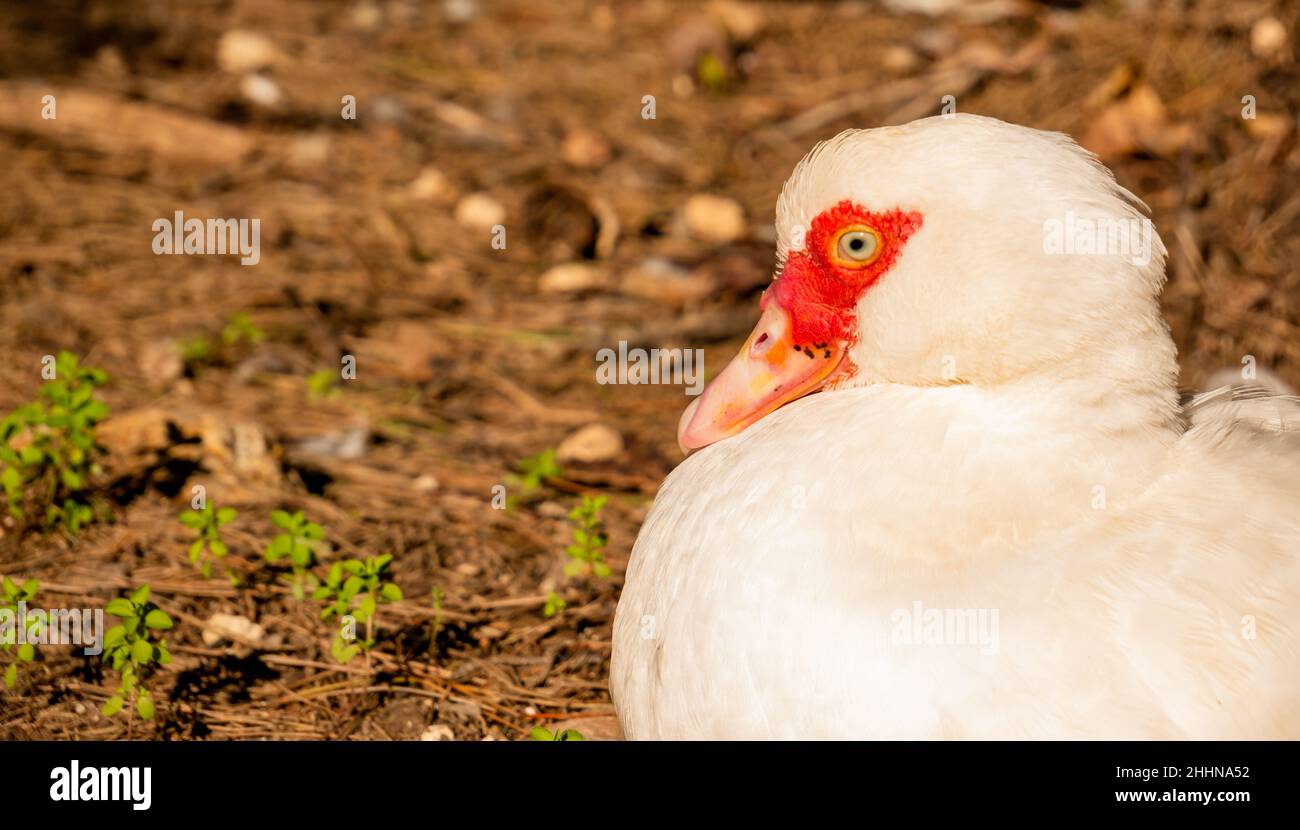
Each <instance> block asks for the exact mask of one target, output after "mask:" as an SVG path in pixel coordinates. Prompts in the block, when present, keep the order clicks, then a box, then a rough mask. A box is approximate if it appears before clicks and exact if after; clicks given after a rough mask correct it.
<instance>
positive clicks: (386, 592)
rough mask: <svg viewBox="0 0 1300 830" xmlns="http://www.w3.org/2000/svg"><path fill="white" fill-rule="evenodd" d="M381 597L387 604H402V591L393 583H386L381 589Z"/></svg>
mask: <svg viewBox="0 0 1300 830" xmlns="http://www.w3.org/2000/svg"><path fill="white" fill-rule="evenodd" d="M379 596H381V597H382V598H383V600H384V601H385V602H401V601H402V589H401V588H398V587H397V586H396V585H394V584H393V583H391V582H385V583H384V586H383V587H382V588H380V589H379Z"/></svg>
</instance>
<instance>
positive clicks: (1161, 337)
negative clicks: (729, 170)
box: [677, 115, 1177, 452]
mask: <svg viewBox="0 0 1300 830" xmlns="http://www.w3.org/2000/svg"><path fill="white" fill-rule="evenodd" d="M1144 207H1145V206H1143V205H1142V204H1141V202H1139V201H1138V200H1137V198H1136V197H1134V196H1133V195H1132V194H1130V193H1129V192H1128V191H1126V190H1124V189H1123V188H1122V187H1120V186H1119V185H1117V184H1116V183H1115V181H1114V178H1113V177H1112V176H1111V174H1110V171H1109V170H1107V169H1106V168H1105V167H1103V166H1102V165H1100V164H1099V163H1098V162H1097V161H1096V159H1095V157H1093V156H1092V155H1091V154H1089V153H1087V152H1086V151H1084V150H1082V149H1081V148H1079V147H1078V145H1076V144H1075V143H1074V142H1073V141H1072V140H1071V139H1070V138H1069V137H1067V136H1065V135H1062V134H1060V133H1046V132H1041V131H1038V130H1032V129H1029V128H1025V127H1018V126H1015V125H1011V124H1006V123H1003V122H1001V121H998V120H996V119H992V118H984V117H980V116H971V115H955V116H947V117H945V116H937V117H934V118H927V119H922V120H920V121H915V122H912V123H911V124H907V125H905V126H901V127H886V128H881V129H875V130H850V131H848V132H844V133H841V134H840V135H838V136H836V137H835V138H833V139H831V140H829V141H825V142H822V143H821V144H819V145H818V146H817V147H816V148H814V149H813V151H812V152H810V153H809V154H808V155H807V156H806V157H805V158H804V159H803V160H802V161H801V162H800V163H799V165H798V166H797V167H796V168H795V170H794V172H793V174H792V175H791V176H790V178H789V179H788V180H787V181H786V183H785V186H784V188H783V189H782V191H781V196H780V198H779V200H778V202H777V211H776V213H777V262H778V267H777V274H776V277H775V279H774V281H773V282H772V284H771V285H770V286H769V287H768V289H767V290H766V291H765V292H764V294H763V296H762V299H761V301H760V303H759V307H760V311H761V314H760V317H759V320H758V324H757V326H756V327H755V328H754V331H753V332H752V333H751V334H750V336H749V338H748V339H747V340H746V341H745V344H744V346H742V347H741V349H740V352H739V353H738V354H737V355H736V357H735V358H734V359H733V360H732V361H731V363H730V364H729V365H728V366H727V367H726V368H725V369H724V370H723V371H722V372H721V373H720V374H719V375H717V376H716V377H715V378H714V379H713V381H712V382H711V383H710V384H709V385H708V387H707V388H706V389H705V390H704V392H703V394H701V395H700V396H699V397H698V398H696V399H695V401H693V402H692V403H691V404H690V405H689V406H688V407H687V408H686V411H685V412H684V413H683V414H682V417H681V420H680V421H679V423H678V433H677V435H678V443H679V444H680V445H681V446H682V448H683V449H684V450H686V451H688V452H689V451H691V450H696V449H699V448H702V447H705V446H708V445H709V444H712V443H714V442H716V441H720V440H722V439H725V438H728V437H731V436H733V435H736V434H737V433H739V432H741V431H743V430H745V429H746V428H748V427H749V426H751V425H752V424H754V423H755V422H757V421H758V420H760V419H761V418H763V417H764V416H765V415H767V414H769V413H771V412H773V411H774V410H776V409H778V408H779V407H781V406H783V405H785V404H787V403H789V402H791V401H793V400H795V399H797V398H801V397H803V396H805V395H808V394H811V393H814V392H818V391H823V390H829V389H836V388H842V387H846V386H860V385H867V384H877V383H897V384H907V385H911V386H917V387H927V386H949V385H954V384H974V385H979V386H984V387H1001V386H1006V385H1009V384H1026V383H1028V384H1033V383H1036V382H1040V381H1041V382H1044V383H1051V384H1056V385H1057V386H1058V387H1061V388H1064V387H1068V386H1069V385H1070V384H1071V383H1072V382H1075V381H1078V382H1083V381H1084V380H1087V381H1089V382H1091V383H1094V384H1102V385H1104V384H1106V383H1107V382H1112V383H1118V384H1123V385H1124V386H1125V388H1130V389H1134V390H1138V391H1140V390H1142V389H1143V388H1149V389H1150V390H1152V391H1153V393H1154V395H1155V397H1156V398H1157V399H1158V401H1157V403H1156V404H1155V405H1156V407H1157V408H1166V407H1172V406H1174V405H1175V404H1176V393H1175V391H1174V382H1175V379H1176V371H1177V370H1176V363H1175V358H1174V350H1173V344H1172V341H1171V340H1170V338H1169V335H1168V329H1167V328H1166V326H1165V324H1164V323H1163V320H1162V319H1161V317H1160V314H1159V306H1158V299H1157V297H1158V293H1159V290H1160V286H1161V284H1162V283H1163V279H1164V256H1165V250H1164V246H1163V245H1162V244H1161V242H1160V239H1159V237H1158V236H1156V234H1155V233H1154V230H1153V229H1152V226H1151V223H1150V221H1149V220H1148V219H1147V218H1146V216H1145V214H1144V212H1143V210H1144ZM1121 236H1122V239H1121V238H1120V237H1121ZM1098 239H1100V241H1101V242H1102V243H1103V245H1102V247H1103V250H1097V242H1098ZM1111 242H1114V243H1116V244H1114V245H1110V244H1109V243H1111ZM1121 243H1122V244H1121ZM1111 248H1113V250H1111Z"/></svg>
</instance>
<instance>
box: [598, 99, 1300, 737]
mask: <svg viewBox="0 0 1300 830" xmlns="http://www.w3.org/2000/svg"><path fill="white" fill-rule="evenodd" d="M1141 207H1142V206H1141V203H1140V202H1139V201H1138V200H1137V199H1136V197H1134V196H1133V195H1132V194H1130V193H1129V192H1128V191H1126V190H1124V189H1123V188H1122V187H1120V186H1119V185H1117V184H1116V183H1115V181H1114V179H1113V177H1112V176H1111V175H1110V172H1109V171H1108V170H1107V169H1106V168H1105V167H1103V166H1102V165H1100V164H1099V163H1098V162H1097V161H1096V160H1095V158H1094V157H1092V156H1091V155H1090V154H1088V153H1086V152H1085V151H1083V150H1082V149H1080V148H1079V147H1078V146H1077V145H1076V144H1075V143H1074V142H1073V141H1071V140H1070V139H1069V138H1068V137H1066V136H1064V135H1060V134H1054V133H1046V132H1040V131H1037V130H1031V129H1027V128H1023V127H1018V126H1013V125H1009V124H1005V123H1002V122H1000V121H997V120H994V119H990V118H982V117H976V116H970V115H959V116H956V117H949V118H943V117H936V118H929V119H924V120H921V121H916V122H913V123H911V124H908V125H905V126H902V127H889V128H883V129H875V130H866V131H860V130H859V131H850V132H846V133H843V134H841V135H839V136H838V137H836V138H834V139H832V140H830V141H827V142H824V143H822V144H821V145H819V146H818V147H817V148H816V149H814V150H813V151H812V152H811V153H810V154H809V155H808V156H807V157H806V158H805V159H804V160H803V161H802V162H801V163H800V164H799V166H798V167H797V168H796V169H795V171H794V173H793V175H792V176H791V178H790V179H789V181H787V182H786V185H785V187H784V189H783V190H782V193H781V196H780V200H779V202H778V205H777V230H778V261H779V265H780V267H779V273H778V275H777V277H776V279H775V281H774V283H773V284H772V285H771V287H770V288H769V289H768V290H767V292H766V293H765V294H764V297H763V301H762V304H761V307H762V315H761V318H760V320H759V322H758V325H757V327H756V328H755V330H754V332H753V334H752V335H751V336H750V338H749V340H748V341H747V342H746V344H745V346H744V347H743V348H742V350H741V351H740V353H739V354H738V355H737V356H736V358H735V359H734V360H733V361H732V363H731V364H730V365H729V366H728V367H727V368H726V369H725V370H724V371H723V372H722V373H721V374H720V375H718V376H717V377H716V378H715V379H714V380H713V381H712V383H711V384H710V385H709V387H708V388H707V389H706V390H705V392H704V394H703V395H702V396H700V397H699V398H698V399H696V401H695V402H693V403H692V404H691V405H690V406H689V407H688V408H687V410H686V412H685V413H684V415H683V417H682V420H681V423H680V425H679V428H678V437H679V441H680V443H681V444H682V445H683V447H684V448H687V449H696V450H698V452H695V453H694V454H692V455H690V457H688V458H687V459H686V461H685V462H683V463H682V464H681V465H680V466H679V467H678V468H677V469H676V470H675V471H674V472H673V473H672V474H671V475H670V476H669V477H668V479H667V481H666V482H665V483H664V485H663V488H662V490H661V491H660V493H659V495H658V498H657V499H656V501H655V504H654V507H653V508H652V510H651V511H650V514H649V516H648V517H647V519H646V522H645V524H644V526H643V527H642V529H641V533H640V536H639V538H638V539H637V542H636V545H635V547H634V549H633V552H632V558H631V562H630V564H629V568H628V572H627V579H626V584H625V587H624V589H623V595H622V599H621V601H620V603H619V608H618V614H617V618H616V621H615V626H614V652H613V661H612V670H611V690H612V693H613V697H614V702H615V704H616V707H617V711H618V715H619V719H620V721H621V723H622V725H623V728H624V730H625V733H626V735H627V736H628V737H630V738H844V737H854V738H868V737H870V738H938V737H968V738H977V737H978V738H982V737H1114V738H1128V737H1138V738H1156V737H1199V738H1219V737H1229V736H1234V737H1296V736H1298V735H1300V408H1297V407H1296V404H1295V402H1294V400H1292V399H1285V398H1261V397H1259V396H1258V395H1255V396H1253V397H1251V396H1245V395H1242V396H1238V397H1241V398H1242V399H1243V400H1242V401H1241V402H1240V403H1234V402H1233V401H1232V398H1233V396H1231V395H1229V396H1227V397H1225V396H1224V395H1223V394H1218V395H1215V396H1213V397H1211V398H1210V399H1207V400H1205V401H1204V402H1203V403H1204V405H1202V406H1199V407H1197V406H1195V405H1193V406H1192V407H1189V408H1187V409H1185V408H1184V407H1182V406H1180V399H1179V395H1178V393H1177V391H1176V386H1175V383H1176V379H1177V371H1178V370H1177V364H1176V360H1175V349H1174V344H1173V342H1172V340H1171V339H1170V336H1169V332H1168V328H1167V326H1166V324H1165V322H1164V321H1163V319H1162V318H1161V315H1160V310H1159V305H1158V300H1157V296H1158V293H1159V290H1160V287H1161V284H1162V282H1163V280H1164V255H1165V251H1164V247H1163V245H1162V244H1161V242H1160V240H1159V238H1158V237H1157V236H1155V234H1154V232H1151V234H1150V235H1149V236H1148V237H1147V239H1148V241H1149V243H1150V248H1151V249H1150V250H1149V254H1150V255H1149V256H1148V257H1147V258H1146V261H1145V262H1143V261H1142V257H1141V255H1140V251H1132V250H1130V251H1129V252H1128V253H1127V254H1124V253H1116V254H1086V253H1077V254H1065V253H1059V252H1056V251H1057V249H1058V248H1059V246H1053V245H1052V244H1047V242H1046V240H1045V237H1046V236H1048V235H1050V234H1049V233H1048V232H1047V230H1046V229H1049V228H1059V227H1061V226H1060V225H1059V224H1057V225H1052V224H1051V223H1052V222H1053V221H1055V222H1057V223H1062V222H1070V221H1072V220H1087V219H1094V220H1117V219H1118V220H1125V221H1137V222H1145V221H1146V220H1145V218H1144V216H1143V214H1142V213H1141V211H1140V208H1141ZM1076 227H1077V221H1076ZM1086 248H1087V246H1086V245H1079V246H1077V247H1076V248H1074V250H1080V249H1086ZM814 391H816V392H817V393H818V394H809V393H811V392H814ZM1247 398H1249V399H1247Z"/></svg>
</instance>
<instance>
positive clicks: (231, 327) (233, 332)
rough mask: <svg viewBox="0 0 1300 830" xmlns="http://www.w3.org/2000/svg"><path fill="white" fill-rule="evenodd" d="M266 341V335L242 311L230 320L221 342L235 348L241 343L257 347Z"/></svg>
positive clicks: (222, 332)
mask: <svg viewBox="0 0 1300 830" xmlns="http://www.w3.org/2000/svg"><path fill="white" fill-rule="evenodd" d="M264 339H266V334H265V333H264V332H263V331H262V330H261V329H259V328H258V327H257V326H255V325H254V324H253V321H252V320H251V319H249V317H248V314H247V313H246V312H243V311H240V312H238V313H236V314H235V316H233V317H231V318H230V322H229V323H226V327H225V328H223V329H222V330H221V342H222V343H223V344H224V345H227V346H234V345H237V344H238V343H240V342H245V343H249V344H251V345H254V346H256V345H257V344H258V343H261V342H262V341H263V340H264Z"/></svg>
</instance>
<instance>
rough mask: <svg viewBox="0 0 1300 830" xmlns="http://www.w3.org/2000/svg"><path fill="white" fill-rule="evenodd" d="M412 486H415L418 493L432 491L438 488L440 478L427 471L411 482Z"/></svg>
mask: <svg viewBox="0 0 1300 830" xmlns="http://www.w3.org/2000/svg"><path fill="white" fill-rule="evenodd" d="M411 486H412V487H414V488H415V492H417V493H432V492H433V491H434V490H437V489H438V479H437V478H435V477H434V476H433V475H431V474H429V473H425V474H424V475H422V476H420V477H419V478H417V479H416V480H415V481H413V482H411Z"/></svg>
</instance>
